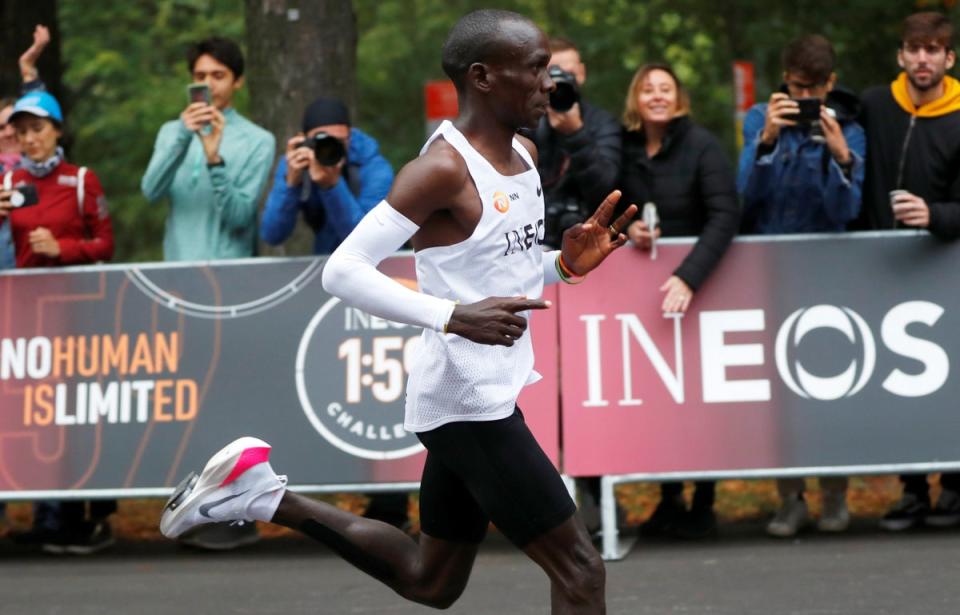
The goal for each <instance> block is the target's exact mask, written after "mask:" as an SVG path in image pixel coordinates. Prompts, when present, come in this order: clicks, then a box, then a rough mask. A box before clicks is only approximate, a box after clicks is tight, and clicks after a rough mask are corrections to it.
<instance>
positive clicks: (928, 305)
mask: <svg viewBox="0 0 960 615" xmlns="http://www.w3.org/2000/svg"><path fill="white" fill-rule="evenodd" d="M943 313H944V310H943V308H942V307H941V306H939V305H937V304H936V303H932V302H929V301H907V302H904V303H900V304H898V305H895V306H893V307H892V308H890V310H889V311H887V313H886V314H885V315H884V317H883V320H882V321H881V323H880V336H879V340H878V339H877V338H875V337H874V333H873V331H872V330H871V328H870V326H869V325H868V324H867V322H866V320H864V318H863V317H862V316H860V314H858V313H857V312H856V311H854V310H853V309H851V308H849V307H843V306H834V305H814V306H812V307H807V308H801V309H798V310H796V311H794V312H793V313H792V314H790V315H789V316H788V317H787V318H786V319H785V320H784V321H783V323H782V324H781V325H780V327H779V328H778V329H777V334H776V341H775V343H774V355H775V362H776V368H777V373H778V374H779V376H780V379H781V380H782V381H783V383H784V385H785V386H786V387H787V388H788V389H789V390H790V391H792V392H793V393H795V394H796V395H798V396H800V397H802V398H805V399H815V400H820V401H835V400H838V399H843V398H847V397H852V396H854V395H856V394H858V393H860V392H861V391H862V390H863V389H864V387H866V386H867V384H868V383H869V382H870V381H871V380H872V379H873V376H874V372H875V371H876V366H877V355H878V345H879V346H880V347H882V348H883V350H884V351H886V352H889V353H891V354H893V355H896V356H897V357H902V358H906V359H910V360H912V361H915V362H916V363H919V364H920V366H921V368H920V369H919V370H911V372H909V373H908V372H906V371H904V370H902V369H900V368H899V367H895V368H892V369H890V371H889V372H888V373H887V375H886V376H885V377H884V379H883V380H882V382H881V383H880V386H881V387H882V388H883V389H884V390H885V391H887V392H888V393H892V394H893V395H897V396H899V397H925V396H927V395H931V394H933V393H936V392H937V391H938V390H940V389H941V388H942V387H943V386H944V384H946V382H947V378H948V376H949V372H950V357H949V356H948V355H947V352H946V351H945V350H944V348H943V347H942V346H940V345H939V344H937V343H936V342H934V341H931V340H928V339H924V338H922V337H917V336H916V335H915V334H912V333H911V332H910V331H908V329H910V330H911V331H916V332H920V331H923V328H922V327H921V326H925V327H927V328H932V327H933V326H934V325H935V324H936V323H937V321H939V320H940V317H941V316H942V315H943ZM699 316H700V328H699V332H700V339H699V346H700V368H701V369H700V371H701V377H702V381H701V382H700V383H699V384H700V388H701V392H702V399H703V401H704V402H706V403H743V402H768V401H770V400H771V382H770V380H769V379H767V378H755V379H738V378H736V377H733V376H731V374H730V373H728V369H729V368H732V367H759V366H763V365H765V364H766V363H767V358H766V356H767V349H766V348H765V345H764V344H762V343H756V342H752V343H732V342H730V341H728V340H727V339H726V334H728V333H733V332H740V333H746V332H755V333H761V332H763V331H765V330H766V329H767V323H766V311H765V310H761V309H748V310H716V311H704V312H701V313H700V315H699ZM614 318H615V319H616V320H617V321H619V323H620V346H621V348H620V350H621V353H620V355H619V356H621V357H622V362H623V366H624V369H623V389H622V391H623V395H622V397H621V398H620V400H619V401H618V402H617V403H618V405H620V406H636V405H640V404H642V403H643V402H642V399H641V397H639V391H638V390H637V387H636V386H635V383H634V379H635V378H636V373H635V371H634V369H633V364H634V362H635V359H634V358H633V355H634V353H635V350H634V349H635V348H636V347H637V346H639V350H640V351H641V352H642V353H643V354H644V355H646V358H647V359H648V360H649V362H650V364H651V365H652V367H653V368H654V371H655V372H656V374H657V376H659V378H660V380H661V381H662V383H663V386H664V387H665V388H666V389H667V391H669V393H670V395H671V397H672V398H673V400H674V402H675V403H677V404H683V403H684V401H685V400H686V397H687V394H686V384H687V383H686V378H685V370H684V353H683V349H684V343H683V332H684V327H683V326H681V320H680V318H679V317H677V316H675V315H674V317H673V346H674V352H673V355H674V359H673V364H672V365H671V364H670V362H669V361H667V359H666V358H665V357H664V355H663V354H662V350H661V348H659V347H658V346H657V344H656V343H654V340H653V338H652V336H651V335H650V334H649V332H648V331H647V328H646V326H645V325H644V323H643V322H642V321H641V320H640V319H639V318H638V317H637V315H635V314H614ZM579 319H580V321H582V322H583V323H584V326H585V334H586V335H585V338H586V351H587V353H586V354H587V374H586V376H587V388H586V398H585V399H583V401H582V403H583V406H584V407H602V406H606V405H608V404H609V400H608V399H607V398H606V393H605V391H604V388H603V377H602V375H603V367H602V357H603V356H604V352H603V348H602V343H601V334H600V331H601V324H602V323H603V321H605V320H606V315H605V314H583V315H581V316H580V317H579ZM817 329H832V330H836V331H839V332H840V333H841V334H843V335H844V336H845V337H846V338H847V339H848V340H849V341H850V342H851V344H853V346H854V347H855V348H857V349H858V350H857V355H858V356H855V357H854V358H853V359H852V360H851V361H850V363H849V364H848V365H847V366H846V368H845V369H843V370H842V371H840V373H838V374H835V375H831V376H817V375H814V374H812V373H810V372H809V371H808V370H807V369H806V368H805V367H804V365H803V364H802V363H801V362H800V361H799V359H798V358H797V357H796V356H795V355H796V350H797V348H798V347H799V346H800V345H801V343H802V342H803V339H804V337H806V336H807V335H808V334H809V333H811V332H812V331H815V330H817Z"/></svg>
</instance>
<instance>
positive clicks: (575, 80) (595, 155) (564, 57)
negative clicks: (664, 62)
mask: <svg viewBox="0 0 960 615" xmlns="http://www.w3.org/2000/svg"><path fill="white" fill-rule="evenodd" d="M550 53H551V56H550V77H551V78H552V79H553V82H554V85H555V86H556V90H555V91H554V92H552V93H551V94H550V106H549V107H548V108H547V115H546V116H545V117H544V118H543V119H541V120H540V124H539V126H538V127H537V129H536V130H535V131H534V132H533V134H532V135H531V137H532V138H533V141H534V142H535V143H536V145H537V148H538V149H539V151H540V160H539V162H538V164H537V170H538V171H539V172H540V177H541V179H542V180H543V190H544V195H543V196H544V201H545V207H546V211H545V216H546V217H545V219H544V222H545V226H546V230H545V236H544V243H545V244H546V245H548V246H550V247H552V248H556V247H559V246H560V238H561V236H562V235H563V231H565V230H566V229H568V228H570V227H571V226H573V225H575V224H577V223H579V222H583V221H584V220H586V219H587V218H588V217H589V216H590V214H591V213H593V205H594V203H599V202H600V201H602V200H603V199H604V197H605V196H606V195H607V194H609V193H610V191H611V190H613V189H614V188H615V187H616V186H615V184H616V182H617V177H618V176H619V174H620V123H619V122H618V121H617V120H616V119H615V118H614V117H613V116H612V115H610V114H609V113H607V112H606V111H604V110H603V109H600V108H599V107H595V106H594V105H591V104H590V103H588V102H586V101H585V100H584V99H583V96H582V93H581V91H580V90H581V88H582V87H583V84H584V82H585V81H586V79H587V69H586V66H585V65H584V64H583V61H582V60H581V59H580V52H579V51H578V50H577V48H576V46H575V45H574V44H573V43H572V42H570V41H568V40H566V39H562V38H552V39H550Z"/></svg>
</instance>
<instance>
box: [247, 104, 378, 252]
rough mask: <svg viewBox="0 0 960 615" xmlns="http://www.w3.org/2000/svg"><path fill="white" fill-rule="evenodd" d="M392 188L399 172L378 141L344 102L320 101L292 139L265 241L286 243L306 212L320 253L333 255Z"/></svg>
mask: <svg viewBox="0 0 960 615" xmlns="http://www.w3.org/2000/svg"><path fill="white" fill-rule="evenodd" d="M305 171H306V172H305ZM392 184H393V169H392V168H391V167H390V163H389V162H387V160H386V159H385V158H384V157H383V156H382V155H380V146H379V144H378V143H377V142H376V140H374V139H373V137H371V136H369V135H367V134H366V133H364V132H363V131H361V130H360V129H359V128H355V127H352V126H351V125H350V113H349V111H348V110H347V108H346V106H345V105H344V104H343V103H342V102H341V101H339V100H336V99H334V98H318V99H317V100H315V101H313V102H312V103H311V104H310V105H309V106H308V107H307V108H306V110H305V111H304V113H303V132H302V133H299V134H297V135H295V136H293V137H291V138H290V140H288V141H287V152H286V156H285V157H284V158H283V159H281V160H280V163H279V164H278V165H277V170H276V173H275V175H274V178H273V187H272V188H271V189H270V195H269V196H268V197H267V204H266V207H265V208H264V211H263V219H262V220H261V222H260V237H261V239H263V240H264V241H265V242H267V243H269V244H271V245H279V244H281V243H283V242H284V241H286V239H287V238H288V237H290V234H291V233H292V232H293V229H294V227H295V226H296V223H297V215H298V214H299V213H301V212H302V213H303V219H304V222H306V223H307V224H308V225H309V226H310V228H311V229H312V230H313V232H314V236H315V239H314V243H313V252H314V254H330V253H331V252H333V251H334V249H336V247H337V246H338V245H340V242H341V241H343V239H344V238H345V237H346V236H347V235H349V234H350V232H351V231H352V230H353V227H355V226H356V225H357V223H358V222H360V220H361V219H362V218H363V217H364V216H365V215H366V213H367V212H368V211H370V210H371V209H373V207H374V206H375V205H376V204H377V203H379V202H380V201H382V200H383V199H384V197H386V196H387V192H389V190H390V186H391V185H392Z"/></svg>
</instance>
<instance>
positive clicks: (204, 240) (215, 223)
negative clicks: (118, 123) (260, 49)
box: [140, 37, 275, 261]
mask: <svg viewBox="0 0 960 615" xmlns="http://www.w3.org/2000/svg"><path fill="white" fill-rule="evenodd" d="M187 67H188V69H189V70H190V75H191V77H192V80H193V84H191V86H189V88H188V91H187V100H188V104H187V107H186V108H185V109H184V110H183V112H182V113H181V114H180V118H179V119H178V120H173V121H170V122H167V123H166V124H164V125H163V127H162V128H161V129H160V133H159V134H158V135H157V141H156V145H155V146H154V151H153V156H152V157H151V159H150V164H149V165H148V167H147V171H146V173H145V174H144V176H143V180H142V181H141V184H140V185H141V189H142V190H143V194H144V196H146V197H147V199H149V200H150V201H156V200H159V199H161V198H163V197H167V198H168V199H169V201H170V213H169V216H168V217H167V223H166V231H165V233H164V238H163V254H164V259H165V260H169V261H197V260H210V259H219V258H243V257H248V256H253V254H254V248H255V246H256V226H257V224H256V222H257V203H258V201H259V199H260V195H261V193H262V192H263V188H264V185H265V184H266V181H267V176H268V175H269V173H270V167H271V165H272V164H273V154H274V144H275V140H274V138H273V135H272V134H271V133H269V132H268V131H266V130H264V129H263V128H261V127H259V126H257V125H256V124H254V123H253V122H251V121H250V120H248V119H247V118H245V117H243V116H242V115H240V114H239V113H238V112H237V111H236V109H234V108H233V96H234V94H235V93H236V92H237V91H238V90H239V89H240V88H241V87H243V68H244V60H243V53H242V52H241V51H240V48H239V47H238V46H237V44H236V43H234V42H233V41H231V40H228V39H224V38H218V37H213V38H210V39H207V40H204V41H201V42H199V43H196V44H195V45H193V46H191V48H190V49H189V51H188V53H187Z"/></svg>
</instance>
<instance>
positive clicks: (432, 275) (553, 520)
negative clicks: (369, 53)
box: [161, 10, 636, 614]
mask: <svg viewBox="0 0 960 615" xmlns="http://www.w3.org/2000/svg"><path fill="white" fill-rule="evenodd" d="M549 59H550V50H549V48H548V46H547V39H546V37H545V35H544V34H543V32H541V31H540V30H539V29H538V28H537V27H536V26H535V25H534V24H533V23H532V22H530V21H529V20H528V19H526V18H525V17H522V16H521V15H518V14H516V13H510V12H506V11H494V10H482V11H476V12H473V13H470V14H468V15H466V16H465V17H463V18H462V19H461V20H460V21H459V22H458V23H457V24H456V25H455V26H454V28H453V29H452V30H451V32H450V34H449V36H448V38H447V41H446V43H445V44H444V47H443V67H444V70H445V72H446V73H447V74H448V75H449V76H450V78H451V79H452V80H453V82H454V84H455V85H456V87H457V93H458V98H459V103H460V116H459V117H458V119H457V120H456V123H455V124H450V123H449V122H447V123H445V124H444V125H443V126H441V127H440V128H439V129H438V131H437V133H435V134H434V136H433V137H432V138H431V139H430V141H428V142H427V145H426V146H424V150H423V152H422V154H421V156H420V157H419V158H417V159H416V160H414V161H413V162H411V163H409V164H408V165H407V166H406V167H404V169H403V170H402V171H401V172H400V174H399V176H398V177H397V180H396V182H395V183H394V187H393V190H392V191H391V192H390V195H389V196H388V197H387V200H386V201H383V202H381V203H380V204H379V205H378V206H377V207H376V208H374V209H373V210H372V211H371V212H370V213H369V214H368V215H367V216H366V217H365V218H364V219H363V220H362V221H361V222H360V224H359V225H358V226H357V228H356V229H355V230H354V231H353V233H352V234H351V235H350V236H348V237H347V239H346V240H345V241H344V242H343V243H342V244H341V246H340V247H339V248H338V249H337V251H336V252H335V253H334V254H333V255H332V256H331V258H330V260H329V261H328V262H327V266H326V269H325V270H324V274H323V285H324V288H325V289H327V290H328V291H329V292H331V293H333V294H335V295H337V296H339V297H341V298H343V299H344V301H346V302H347V303H350V304H351V305H354V306H356V307H359V308H361V309H363V310H366V311H368V312H370V313H372V314H375V315H377V316H380V317H383V318H387V319H389V320H394V321H399V322H405V323H409V324H413V325H417V326H421V327H423V328H424V334H423V338H422V345H421V349H420V353H419V357H418V361H417V362H416V367H415V368H414V369H413V371H412V373H411V375H410V381H409V384H408V388H407V406H406V420H405V426H406V427H407V429H409V430H411V431H414V432H416V433H417V436H418V437H419V438H420V440H421V442H422V443H423V444H424V446H425V447H426V449H427V451H428V453H427V460H426V464H425V467H424V470H423V477H422V480H421V490H420V519H421V527H422V535H421V538H420V542H419V544H418V543H417V542H415V541H414V540H412V539H411V538H410V537H408V536H407V535H405V534H404V533H403V532H400V531H399V530H397V529H396V528H393V527H391V526H389V525H387V524H385V523H380V522H378V521H373V520H370V519H364V518H361V517H358V516H356V515H353V514H350V513H348V512H345V511H342V510H339V509H337V508H336V507H333V506H330V505H327V504H324V503H322V502H317V501H314V500H312V499H310V498H306V497H303V496H300V495H297V494H295V493H291V492H289V491H286V490H285V485H286V477H280V476H277V475H276V474H274V472H273V470H272V469H271V467H270V464H269V463H268V461H267V458H268V455H269V449H270V447H269V445H267V444H266V443H265V442H263V441H261V440H258V439H256V438H241V439H239V440H237V441H235V442H233V443H231V444H230V445H228V446H227V447H226V448H224V449H223V450H221V451H220V452H219V453H217V455H215V456H214V457H213V458H212V459H211V460H210V461H209V462H208V463H207V465H206V467H205V468H204V470H203V472H202V473H201V475H200V476H199V477H196V476H190V477H188V478H187V479H186V480H185V481H184V482H183V483H181V486H180V487H178V489H177V490H176V491H175V493H174V495H173V496H172V497H171V498H170V501H169V502H168V504H167V506H166V509H165V511H164V514H163V518H162V519H161V530H162V531H163V533H164V534H165V535H166V536H168V537H175V536H178V535H179V534H181V533H182V532H185V531H187V530H188V529H190V528H191V527H194V526H195V525H197V524H200V523H209V522H211V521H225V520H240V521H252V520H261V521H271V522H273V523H278V524H280V525H284V526H286V527H289V528H293V529H296V530H299V531H301V532H303V533H305V534H307V535H308V536H311V537H313V538H315V539H317V540H319V541H320V542H323V543H324V544H326V545H327V546H329V547H330V548H331V549H333V550H334V551H335V552H337V553H338V554H339V555H341V556H342V557H343V558H344V559H346V560H347V561H349V562H350V563H351V564H353V565H354V566H356V567H357V568H359V569H361V570H363V571H364V572H366V573H368V574H370V575H371V576H373V577H375V578H377V579H379V580H380V581H382V582H383V583H385V584H386V585H388V586H389V587H391V588H392V589H394V590H395V591H396V592H397V593H398V594H400V595H401V596H403V597H405V598H408V599H410V600H414V601H416V602H420V603H423V604H426V605H429V606H432V607H437V608H446V607H449V606H450V605H451V604H453V602H454V601H455V600H456V599H457V598H458V597H459V596H460V594H461V593H462V592H463V589H464V587H465V586H466V583H467V579H468V578H469V576H470V571H471V569H472V567H473V561H474V558H475V556H476V554H477V548H478V546H479V543H480V542H481V541H482V539H483V536H484V534H485V533H486V529H487V526H488V524H489V522H490V521H493V523H494V524H496V526H497V527H498V528H499V530H500V531H501V532H503V533H504V534H505V535H506V536H507V538H509V539H510V540H511V541H512V542H513V543H514V544H516V545H517V546H518V547H519V548H521V549H523V551H524V552H525V553H526V554H527V555H528V556H529V557H530V558H531V559H533V560H534V561H535V562H537V564H539V565H540V566H541V567H542V568H543V569H544V571H545V572H546V573H547V575H548V576H549V577H550V581H551V604H552V612H553V613H555V614H561V613H562V614H567V613H584V614H587V613H589V614H597V613H604V612H605V604H604V574H605V573H604V567H603V562H602V561H601V559H600V557H599V554H598V553H597V551H596V550H595V549H594V547H593V545H592V543H591V541H590V538H589V536H588V534H587V532H586V530H585V529H584V527H583V524H582V523H581V522H580V521H579V518H578V517H577V516H576V515H575V514H574V513H575V511H576V507H575V505H574V503H573V501H572V500H571V499H570V496H569V495H568V494H567V491H566V489H565V488H564V485H563V482H562V481H561V479H560V476H559V474H558V473H557V471H556V469H555V468H554V467H553V465H552V464H551V463H550V461H549V459H548V458H547V457H546V455H545V454H544V453H543V451H542V450H541V449H540V447H539V445H538V444H537V442H536V440H534V438H533V436H532V435H531V433H530V431H529V430H528V429H527V427H526V425H525V423H524V420H523V415H522V414H521V413H520V410H519V409H518V408H517V407H516V399H517V396H518V395H519V392H520V389H521V388H522V387H523V386H524V385H526V384H528V383H531V382H533V381H535V380H536V379H537V378H538V377H539V376H538V375H537V374H536V372H534V371H533V351H532V345H531V342H530V335H528V334H525V330H526V327H527V320H526V317H525V313H526V312H527V311H528V310H531V309H545V308H548V307H549V303H548V302H546V301H543V300H542V299H533V298H529V297H540V296H541V294H542V291H543V284H544V282H545V281H549V282H556V281H559V280H560V279H564V280H565V281H575V280H574V278H576V277H579V276H583V275H586V274H587V273H588V272H589V271H590V270H592V269H593V268H594V267H596V266H597V265H599V264H600V262H601V261H603V259H604V258H606V257H607V256H608V255H609V254H610V253H611V252H612V251H613V250H614V249H616V248H618V247H620V246H622V245H623V244H624V243H625V241H626V236H625V235H623V234H622V233H621V232H620V231H621V230H622V229H623V227H624V226H625V225H626V222H627V221H628V220H630V219H632V217H633V215H634V214H635V213H636V207H634V206H631V207H630V208H628V210H627V211H626V212H625V213H624V214H623V216H621V217H620V218H618V219H617V220H616V221H615V222H614V223H613V224H609V221H610V218H611V217H612V212H613V210H614V206H615V204H616V202H617V200H618V199H619V196H620V194H619V192H614V193H612V194H611V195H610V196H609V197H607V199H606V200H605V201H604V202H603V204H601V205H600V207H599V208H598V209H597V212H596V213H595V214H594V215H593V216H592V217H591V218H590V219H589V220H587V222H585V223H584V224H581V225H577V226H575V227H573V228H571V229H570V230H569V231H567V233H566V234H565V235H564V239H563V248H562V250H559V251H554V252H546V253H545V252H543V250H542V248H541V245H540V244H541V243H542V240H543V197H542V196H541V192H542V189H541V186H540V180H539V176H538V175H537V171H536V161H535V160H534V158H533V157H534V156H535V155H536V151H535V148H534V147H533V145H532V143H531V142H529V141H527V140H525V139H521V138H519V137H517V136H516V133H517V130H518V129H519V128H521V127H533V126H536V124H537V122H538V121H539V119H540V118H541V117H542V116H543V115H544V114H545V113H546V109H547V104H548V95H549V92H550V91H551V90H552V89H553V87H554V86H553V81H552V80H551V79H550V77H549V76H548V74H547V65H548V62H549ZM411 238H412V243H413V247H414V250H415V252H416V264H417V274H418V278H419V284H420V290H421V292H416V291H412V290H409V289H407V288H406V287H403V286H401V285H400V284H398V283H396V282H394V281H392V280H391V279H390V278H388V277H386V276H384V275H383V274H381V273H379V272H378V271H377V269H376V265H377V264H378V263H379V262H380V261H381V260H383V259H384V258H386V257H388V256H390V255H392V254H393V253H394V252H395V251H396V250H397V249H398V248H400V246H401V245H403V243H404V242H406V241H407V240H408V239H411ZM561 253H562V255H561ZM458 302H459V303H458Z"/></svg>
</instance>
